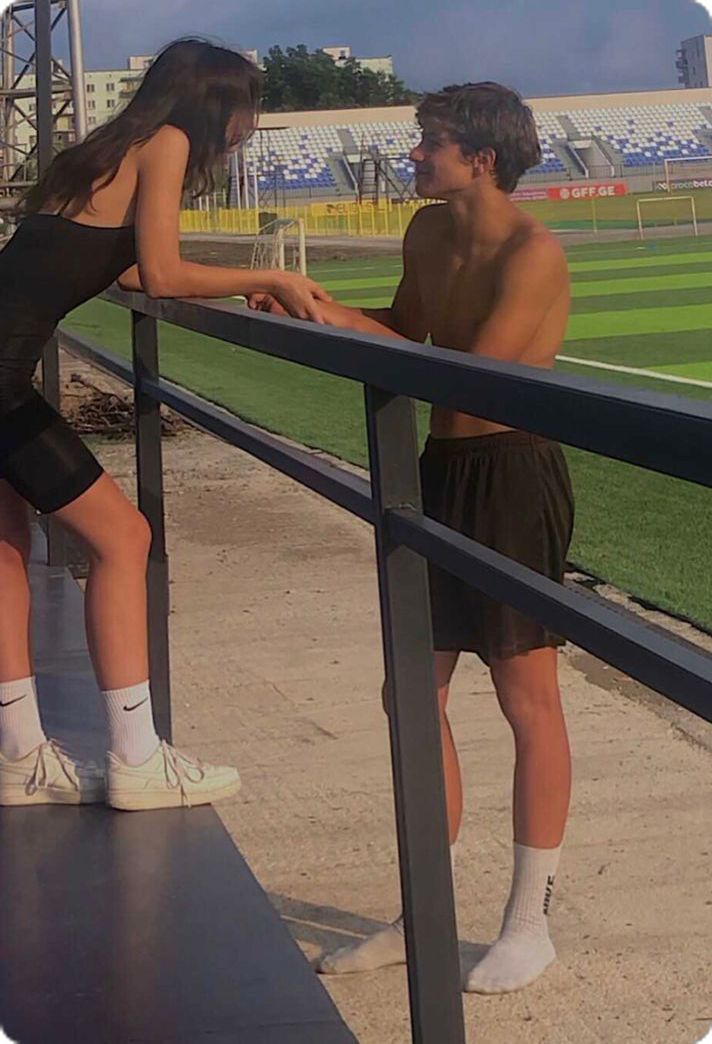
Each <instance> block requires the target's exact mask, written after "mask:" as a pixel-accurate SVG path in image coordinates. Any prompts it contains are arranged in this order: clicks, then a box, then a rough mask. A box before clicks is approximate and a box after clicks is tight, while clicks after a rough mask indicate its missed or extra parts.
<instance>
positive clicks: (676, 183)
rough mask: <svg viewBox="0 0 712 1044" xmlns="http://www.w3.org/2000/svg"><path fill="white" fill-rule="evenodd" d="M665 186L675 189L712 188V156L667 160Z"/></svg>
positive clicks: (670, 190)
mask: <svg viewBox="0 0 712 1044" xmlns="http://www.w3.org/2000/svg"><path fill="white" fill-rule="evenodd" d="M665 188H666V190H667V191H668V192H674V191H675V189H687V190H688V191H689V190H690V189H696V188H700V189H702V188H712V156H685V157H684V158H682V159H666V160H665Z"/></svg>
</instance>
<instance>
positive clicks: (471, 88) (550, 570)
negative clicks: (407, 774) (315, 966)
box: [252, 83, 573, 993]
mask: <svg viewBox="0 0 712 1044" xmlns="http://www.w3.org/2000/svg"><path fill="white" fill-rule="evenodd" d="M418 120H419V123H420V125H421V128H422V141H421V142H420V144H419V145H418V146H417V147H416V148H415V149H413V152H412V153H411V159H412V160H413V162H414V163H415V167H416V187H417V191H418V194H419V195H420V196H422V197H425V198H427V199H442V200H444V201H445V203H444V205H434V206H429V207H426V208H424V209H423V210H421V211H419V212H418V214H417V215H416V216H415V218H414V219H413V221H412V223H411V225H410V227H409V229H408V232H407V234H406V238H405V244H404V274H403V279H402V282H401V284H400V286H399V288H398V291H397V293H396V296H395V299H394V301H393V304H392V306H391V308H389V309H384V310H379V311H374V310H365V311H358V310H355V309H350V308H345V307H343V306H340V305H337V304H334V303H331V304H329V303H325V304H321V303H320V306H319V307H320V311H321V313H322V315H323V317H324V318H325V320H326V322H328V323H331V324H333V325H336V326H341V327H350V328H352V329H355V330H362V331H364V332H380V333H388V334H390V335H391V336H393V335H394V334H395V335H400V336H402V337H407V338H410V339H412V340H414V341H425V340H426V338H427V337H428V335H430V337H431V339H432V343H433V344H434V345H441V346H444V347H448V348H454V349H459V350H460V351H463V352H470V353H472V354H473V355H478V356H487V357H489V358H494V359H501V360H504V361H507V362H518V363H525V364H527V365H529V366H539V367H543V368H550V367H551V366H552V365H553V363H554V359H555V356H556V353H557V351H558V349H559V346H560V344H561V342H562V340H563V337H564V332H565V329H566V323H567V319H568V314H569V283H568V273H567V267H566V260H565V256H564V253H563V251H562V249H561V247H560V245H559V243H558V242H557V240H556V238H555V237H554V236H553V235H552V234H551V233H550V232H549V231H548V230H547V229H546V228H544V227H543V226H542V225H540V224H539V223H538V222H536V221H535V220H534V219H533V218H531V217H530V216H529V215H528V214H525V213H523V212H522V211H521V210H519V209H518V208H517V207H516V206H515V205H514V203H513V202H512V200H511V198H510V193H511V192H512V191H513V190H514V188H515V187H516V185H517V182H518V180H519V178H520V177H521V175H522V174H523V173H524V172H525V171H526V170H527V169H529V168H530V167H533V166H535V165H536V164H537V163H538V162H539V160H540V155H541V153H540V148H539V143H538V140H537V133H536V127H535V123H534V118H533V116H532V113H531V111H530V109H529V108H527V106H526V105H524V104H523V102H522V100H521V98H520V97H519V95H518V94H516V93H515V92H514V91H511V90H508V89H506V88H504V87H501V86H499V85H498V84H494V83H480V84H468V85H466V86H462V87H448V88H446V89H445V90H443V91H441V92H440V93H438V94H431V95H428V96H426V97H425V99H424V101H423V102H422V104H421V106H420V108H419V110H418ZM252 304H253V306H254V307H259V306H260V304H261V305H262V307H265V306H266V307H270V304H269V302H264V301H262V302H260V300H254V301H253V302H252ZM421 478H422V487H423V501H424V510H425V513H426V514H428V515H430V516H432V517H434V518H436V519H438V520H439V521H441V522H443V523H444V524H446V525H448V526H450V527H451V528H453V529H456V530H459V531H460V532H463V533H465V534H466V535H468V536H470V537H472V538H473V539H475V540H478V541H480V542H481V543H484V544H486V545H487V546H489V547H492V548H494V549H495V550H497V551H500V552H501V553H503V554H505V555H507V556H509V557H510V558H513V559H516V560H518V561H520V562H523V563H524V564H526V565H528V566H529V567H531V568H532V569H536V570H537V571H539V572H541V573H544V574H546V575H547V576H549V577H551V578H552V579H554V580H557V581H560V580H562V579H563V572H564V565H565V561H566V553H567V550H568V546H569V542H570V538H571V530H572V523H573V500H572V494H571V486H570V482H569V477H568V473H567V469H566V464H565V461H564V458H563V455H562V453H561V449H560V447H559V446H558V445H557V444H556V443H552V442H550V441H548V440H547V439H543V438H540V437H539V436H535V435H529V434H526V433H524V432H519V431H512V430H511V429H507V428H506V427H504V426H503V425H501V424H494V423H492V422H490V421H486V420H481V419H477V418H475V417H471V416H469V415H467V414H462V413H456V412H453V411H450V410H447V409H444V408H441V407H438V406H434V407H433V409H432V415H431V424H430V438H429V439H428V442H427V445H426V448H425V451H424V453H423V456H422V459H421ZM430 587H431V598H432V605H433V631H434V639H435V650H436V652H435V667H436V679H437V688H438V701H439V706H440V714H441V733H442V745H443V760H444V771H445V784H446V796H447V810H448V822H449V831H450V842H451V844H454V843H455V841H456V840H457V836H458V832H459V829H460V820H461V815H462V784H461V778H460V767H459V763H458V757H457V752H456V750H455V745H454V743H453V737H452V733H451V731H450V725H449V722H448V718H447V710H446V708H447V700H448V688H449V684H450V679H451V677H452V674H453V671H454V669H455V665H456V663H457V660H458V656H459V653H460V652H462V651H470V652H475V653H477V654H478V655H479V656H480V657H481V658H482V660H484V662H485V663H486V664H488V666H489V668H490V671H491V674H492V679H493V682H494V687H495V690H496V693H497V698H498V701H499V704H500V706H501V709H502V711H503V713H504V715H505V717H506V718H507V721H508V722H509V724H510V726H511V728H512V731H513V733H514V742H515V751H516V761H515V769H514V807H513V821H514V873H513V882H512V889H511V894H510V898H509V901H508V903H507V907H506V909H505V912H504V917H503V922H502V928H501V933H500V936H499V938H498V939H497V941H496V942H495V943H494V944H493V946H492V947H491V948H490V949H489V951H488V952H487V954H486V955H485V957H484V958H483V959H482V960H481V961H480V962H479V963H478V964H477V965H475V967H474V968H473V969H472V970H471V971H470V972H469V974H468V975H467V977H466V980H465V989H466V990H468V991H473V992H480V993H504V992H508V991H511V990H517V989H521V988H522V987H524V986H526V985H528V984H529V983H530V982H532V981H533V980H534V979H536V978H537V977H538V976H539V975H540V974H541V973H542V972H543V971H544V969H545V968H546V967H547V966H548V965H549V964H550V963H551V962H552V961H553V960H554V958H555V951H554V948H553V946H552V943H551V941H550V939H549V933H548V927H547V913H548V907H549V901H550V897H551V890H552V886H553V883H554V877H555V874H556V871H557V865H558V862H559V853H560V847H561V842H562V839H563V834H564V827H565V823H566V817H567V813H568V808H569V797H570V781H571V770H570V754H569V744H568V739H567V733H566V726H565V722H564V717H563V713H562V708H561V703H560V696H559V688H558V684H557V656H558V652H557V647H558V646H559V645H561V644H563V640H562V639H560V638H559V637H558V636H557V635H554V634H552V633H550V632H549V631H547V630H546V629H545V628H544V627H542V626H541V625H540V624H538V623H537V622H535V621H533V620H530V619H528V618H526V617H524V616H522V615H521V614H520V613H518V612H516V611H515V610H513V609H511V608H510V607H508V606H506V605H501V604H497V603H495V602H492V601H491V600H489V599H488V598H485V597H484V596H483V595H481V594H480V593H479V592H478V591H476V590H474V589H472V588H470V587H468V586H467V585H466V584H464V583H462V582H461V581H459V580H458V579H457V578H455V577H452V576H451V575H449V574H447V573H445V572H442V571H440V570H439V569H437V568H433V567H431V568H430ZM404 960H405V948H404V941H403V930H402V923H401V920H400V919H399V920H398V921H396V922H395V924H394V925H392V926H391V927H389V928H386V929H385V930H384V931H381V932H378V933H377V934H376V935H374V936H372V937H370V938H369V939H367V940H365V941H364V942H361V943H359V944H357V945H355V946H351V947H347V948H345V949H342V950H340V951H337V953H335V954H332V955H330V956H326V957H324V958H322V961H321V964H320V969H319V970H320V971H322V972H323V973H330V974H341V973H346V972H354V971H365V970H372V969H374V968H378V967H383V966H386V965H389V964H397V963H401V962H403V961H404Z"/></svg>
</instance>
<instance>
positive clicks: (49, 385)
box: [35, 0, 67, 566]
mask: <svg viewBox="0 0 712 1044" xmlns="http://www.w3.org/2000/svg"><path fill="white" fill-rule="evenodd" d="M35 96H36V108H37V168H38V169H37V173H38V176H39V177H42V175H43V174H44V172H45V171H46V170H47V168H48V167H49V165H50V163H51V162H52V152H53V149H52V126H53V118H52V0H35ZM42 394H43V395H44V397H45V399H46V400H47V402H48V403H49V404H50V406H54V408H55V409H56V410H58V409H59V408H60V404H61V403H60V400H61V392H60V382H59V351H58V349H57V338H56V336H54V337H51V338H50V339H49V341H48V342H47V344H46V345H45V347H44V350H43V352H42ZM66 561H67V545H66V535H65V532H64V530H63V529H62V528H61V526H59V525H58V524H57V523H56V522H55V520H54V519H53V518H48V519H47V562H48V564H49V565H51V566H63V565H65V564H66Z"/></svg>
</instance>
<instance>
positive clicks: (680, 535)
mask: <svg viewBox="0 0 712 1044" xmlns="http://www.w3.org/2000/svg"><path fill="white" fill-rule="evenodd" d="M568 255H569V261H570V267H571V273H572V279H573V293H574V298H573V310H572V317H571V322H570V326H569V332H568V337H567V341H566V345H565V348H564V351H563V353H562V360H561V361H560V362H559V364H558V368H559V369H560V371H562V372H570V373H576V374H579V375H585V376H586V377H588V378H590V379H591V380H598V381H605V382H609V383H610V382H615V383H616V384H619V383H623V384H627V385H630V386H634V387H638V388H645V389H648V390H651V391H656V392H665V393H668V394H673V395H678V396H684V397H692V398H700V399H703V400H707V401H712V263H711V262H712V237H700V238H699V239H697V240H695V239H693V238H692V237H689V238H684V239H672V240H663V241H649V242H646V243H639V242H632V241H631V242H623V243H606V244H592V245H584V246H575V247H571V248H569V250H568ZM400 269H401V266H400V261H399V260H398V259H397V258H378V259H374V260H371V259H367V260H361V259H355V260H350V261H343V262H331V263H322V264H315V265H313V266H311V268H310V274H311V275H312V276H313V277H314V278H316V279H318V280H319V281H320V282H322V283H323V284H324V285H325V286H326V287H327V289H329V290H330V291H331V292H332V293H333V294H334V296H335V297H337V298H338V299H339V300H341V301H343V302H344V303H346V304H350V305H354V306H356V307H369V306H370V307H378V306H384V305H387V304H389V303H390V300H391V298H392V293H393V290H394V288H395V286H396V285H397V281H398V278H399V275H400ZM67 323H68V325H69V326H70V327H72V328H74V329H76V330H77V332H80V333H83V334H85V335H86V336H88V337H91V338H92V339H94V340H95V341H97V342H98V343H102V344H104V345H105V346H106V347H107V348H110V349H112V350H114V351H116V352H117V354H119V355H122V356H123V357H125V358H127V357H129V354H130V352H129V323H128V316H127V315H126V314H125V313H124V312H123V310H122V309H120V308H118V307H116V306H113V305H109V304H106V303H104V302H100V301H92V302H90V303H89V304H87V305H84V306H83V307H82V308H80V309H78V310H77V311H76V312H74V313H72V315H71V316H70V317H69V319H68V320H67ZM592 364H595V365H592ZM609 367H610V369H609ZM161 372H162V374H163V375H164V376H165V377H167V378H169V379H170V380H173V381H176V382H177V383H179V384H181V385H184V386H185V387H188V388H191V389H192V390H194V391H196V392H197V393H199V394H201V395H203V396H205V397H206V398H208V399H210V400H211V401H214V402H217V403H220V404H221V405H223V406H225V407H227V408H228V409H230V410H232V411H234V412H235V413H236V414H239V415H240V416H241V417H243V418H245V419H246V420H249V421H252V422H253V423H256V424H259V425H261V426H262V427H265V428H267V429H269V430H271V431H274V432H278V433H281V434H284V435H288V436H289V437H290V438H293V439H296V440H298V441H300V442H302V443H304V444H306V445H309V446H313V447H318V448H322V449H325V450H327V451H329V452H331V453H334V454H336V455H337V456H339V457H342V458H343V459H345V460H349V461H352V462H354V463H358V464H365V463H366V438H365V426H364V419H363V394H362V390H361V388H360V387H359V386H357V385H355V384H353V383H352V382H349V381H344V380H340V379H337V378H333V377H330V376H328V375H325V374H320V373H316V372H314V371H311V370H308V369H306V368H304V367H300V366H295V365H292V364H289V363H284V362H282V361H280V360H275V359H269V358H267V357H264V356H260V355H259V354H257V353H254V352H250V351H248V350H246V349H242V348H235V347H232V346H229V345H225V344H222V343H220V342H218V341H213V340H211V339H209V338H207V337H201V336H196V335H194V334H191V333H189V332H187V331H183V330H178V329H176V328H172V327H170V326H164V327H163V328H162V330H161ZM418 415H419V423H420V427H421V433H422V435H423V436H424V435H425V431H426V428H427V408H426V407H425V405H424V404H419V411H418ZM567 456H568V459H569V464H570V468H571V473H572V477H573V481H574V488H575V492H576V501H577V524H576V531H575V536H574V543H573V547H572V551H571V556H570V557H571V561H572V562H573V563H575V564H576V565H578V566H579V567H581V568H583V569H585V570H587V571H590V572H591V573H593V574H595V575H596V576H599V577H601V578H603V579H605V580H607V581H609V582H611V583H613V584H615V585H617V586H618V587H620V588H622V589H623V590H626V591H628V592H630V593H631V594H634V595H636V596H638V597H639V598H641V599H644V600H646V601H648V602H651V603H653V604H655V605H658V606H660V607H662V608H667V609H670V610H672V611H674V612H676V613H680V614H682V615H685V616H688V617H690V618H691V619H693V620H695V621H697V622H698V623H700V624H702V625H703V626H706V627H708V628H710V627H712V582H711V581H710V547H711V545H712V537H711V534H712V491H710V490H707V489H703V488H701V487H698V486H694V485H691V484H689V483H685V482H680V481H678V480H675V479H670V478H666V477H664V476H661V475H656V474H653V473H650V472H646V471H643V470H641V469H637V468H634V467H631V466H629V465H625V464H620V463H618V462H616V461H610V460H607V459H604V458H599V457H596V456H595V455H593V454H589V453H584V452H581V451H578V450H571V449H567Z"/></svg>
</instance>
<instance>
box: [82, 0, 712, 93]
mask: <svg viewBox="0 0 712 1044" xmlns="http://www.w3.org/2000/svg"><path fill="white" fill-rule="evenodd" d="M710 6H712V5H711V4H710V2H709V0H704V5H703V3H697V2H696V0H628V2H627V0H440V2H436V3H430V2H426V0H385V2H384V0H260V2H258V3H254V4H247V3H245V4H238V3H236V2H235V0H82V10H83V26H84V50H85V64H86V66H87V68H89V69H92V68H117V67H118V68H121V67H122V66H123V65H124V62H125V58H126V56H127V55H128V54H147V53H152V52H153V51H155V50H156V49H157V48H158V47H160V46H161V45H163V44H165V43H167V42H168V41H169V40H172V39H174V38H175V37H177V36H181V35H184V34H186V33H196V34H200V35H204V36H210V37H213V38H217V39H219V40H220V41H222V42H224V43H226V44H228V45H230V46H236V47H243V48H253V47H256V48H257V49H258V50H259V51H260V53H264V52H265V51H266V50H267V49H268V48H269V47H270V46H271V45H272V44H275V43H278V44H281V45H282V46H287V45H289V44H297V43H305V44H307V46H309V47H310V48H312V49H313V48H316V47H322V46H326V45H329V44H350V45H351V46H352V48H353V49H354V53H355V54H357V55H382V54H392V55H393V58H394V61H395V66H396V72H397V74H398V75H399V76H401V77H402V78H403V79H404V80H405V81H406V83H407V84H408V85H409V86H411V87H414V88H432V87H436V86H442V85H443V84H445V83H453V82H463V81H467V80H485V79H494V80H500V81H502V82H505V83H508V84H511V85H512V86H514V87H517V88H519V89H520V90H521V91H522V92H523V93H525V94H527V95H529V96H530V97H532V96H536V95H544V94H568V93H571V94H576V93H586V92H594V91H607V90H613V91H615V90H635V89H646V88H653V87H670V86H675V85H676V82H677V74H676V70H675V49H676V47H678V46H679V44H680V41H681V40H683V39H685V38H687V37H689V36H696V35H697V34H698V33H705V32H707V33H711V32H712V18H711V17H710V14H709V13H708V9H709V8H710Z"/></svg>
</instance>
